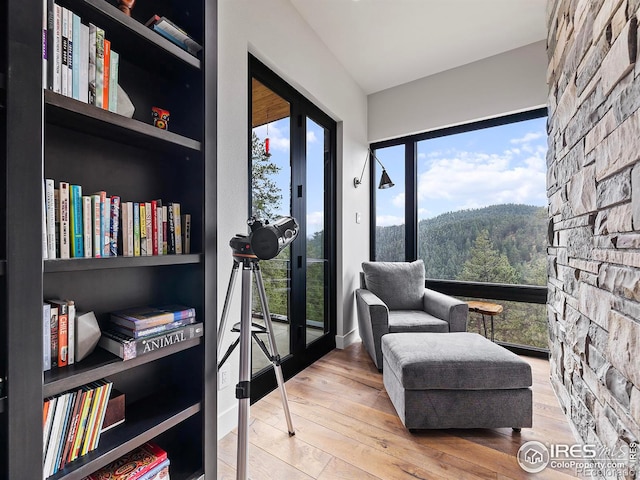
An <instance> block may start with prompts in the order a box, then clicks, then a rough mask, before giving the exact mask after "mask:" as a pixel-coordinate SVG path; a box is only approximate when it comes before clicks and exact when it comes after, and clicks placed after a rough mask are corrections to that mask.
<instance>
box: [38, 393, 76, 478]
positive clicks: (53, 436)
mask: <svg viewBox="0 0 640 480" xmlns="http://www.w3.org/2000/svg"><path fill="white" fill-rule="evenodd" d="M70 395H71V394H70V393H64V394H62V395H60V396H59V397H58V401H57V402H56V411H55V414H54V417H53V423H52V425H51V433H50V434H49V442H48V444H47V451H46V454H45V459H44V468H43V477H44V478H46V477H50V476H51V475H53V472H54V464H55V460H56V456H57V453H58V447H59V446H60V432H61V430H62V423H63V422H64V419H65V417H66V415H67V407H68V405H69V403H68V402H69V397H70Z"/></svg>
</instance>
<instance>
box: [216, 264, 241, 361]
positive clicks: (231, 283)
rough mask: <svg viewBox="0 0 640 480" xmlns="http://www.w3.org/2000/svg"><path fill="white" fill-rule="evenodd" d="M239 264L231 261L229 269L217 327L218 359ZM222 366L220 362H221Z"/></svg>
mask: <svg viewBox="0 0 640 480" xmlns="http://www.w3.org/2000/svg"><path fill="white" fill-rule="evenodd" d="M239 267H240V264H239V263H238V262H236V261H235V260H234V261H233V268H232V269H231V276H230V277H229V286H228V287H227V296H226V297H225V299H224V307H223V308H222V318H221V320H220V326H219V327H218V355H217V357H216V358H220V353H221V352H220V347H222V337H223V335H224V332H225V330H226V328H227V318H228V316H229V304H230V303H231V297H232V295H233V287H234V285H235V284H236V276H237V275H238V268H239ZM221 364H222V362H221Z"/></svg>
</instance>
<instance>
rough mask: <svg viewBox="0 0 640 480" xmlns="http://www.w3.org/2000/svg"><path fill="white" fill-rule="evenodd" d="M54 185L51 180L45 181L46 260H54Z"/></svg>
mask: <svg viewBox="0 0 640 480" xmlns="http://www.w3.org/2000/svg"><path fill="white" fill-rule="evenodd" d="M54 192H55V185H54V181H53V180H52V179H51V178H47V179H45V202H46V203H45V204H46V218H47V222H46V226H47V230H46V231H47V258H49V259H53V258H56V207H55V193H54Z"/></svg>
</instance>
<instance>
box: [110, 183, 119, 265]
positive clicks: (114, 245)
mask: <svg viewBox="0 0 640 480" xmlns="http://www.w3.org/2000/svg"><path fill="white" fill-rule="evenodd" d="M119 229H120V197H119V196H117V195H113V196H112V197H111V216H110V223H109V250H110V252H109V255H110V256H111V257H117V256H118V233H119Z"/></svg>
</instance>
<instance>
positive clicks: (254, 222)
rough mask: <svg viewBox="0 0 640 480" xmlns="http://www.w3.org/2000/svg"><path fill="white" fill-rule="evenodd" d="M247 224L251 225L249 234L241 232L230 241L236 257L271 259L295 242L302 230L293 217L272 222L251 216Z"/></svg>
mask: <svg viewBox="0 0 640 480" xmlns="http://www.w3.org/2000/svg"><path fill="white" fill-rule="evenodd" d="M247 224H248V225H249V227H251V233H249V235H243V234H240V233H239V234H237V235H236V236H235V237H233V238H232V239H231V240H230V241H229V246H230V247H231V249H232V250H233V255H234V256H236V257H243V258H257V259H260V260H270V259H272V258H274V257H276V256H277V255H278V254H279V253H280V252H281V251H282V250H283V249H284V248H285V247H286V246H287V245H289V244H290V243H291V242H293V241H294V240H295V239H296V237H297V236H298V232H299V231H300V227H299V226H298V222H296V219H295V218H293V217H281V218H279V219H277V220H276V221H275V222H273V223H271V224H270V223H269V222H268V221H262V220H259V219H257V218H256V217H251V218H249V220H247Z"/></svg>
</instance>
